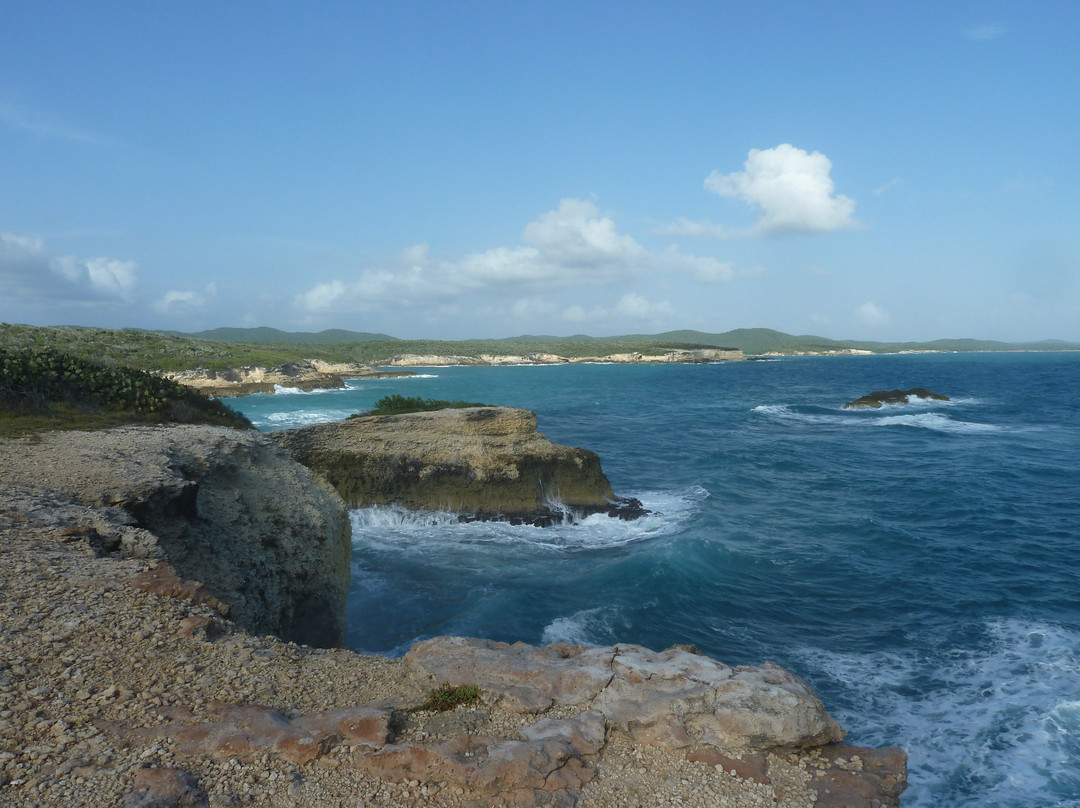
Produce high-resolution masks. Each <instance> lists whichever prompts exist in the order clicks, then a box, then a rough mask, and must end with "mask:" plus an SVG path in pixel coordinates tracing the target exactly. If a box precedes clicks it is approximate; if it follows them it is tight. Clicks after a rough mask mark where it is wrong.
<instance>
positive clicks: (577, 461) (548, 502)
mask: <svg viewBox="0 0 1080 808" xmlns="http://www.w3.org/2000/svg"><path fill="white" fill-rule="evenodd" d="M273 438H274V439H275V440H277V441H278V442H279V443H281V445H282V446H284V447H285V449H286V450H287V451H288V452H289V453H290V454H291V455H292V456H293V458H294V459H295V460H297V461H298V462H300V463H302V464H304V465H305V466H307V467H308V468H310V469H311V470H312V471H314V472H315V473H316V474H317V475H318V476H320V477H321V478H322V479H324V480H325V481H326V482H328V483H329V484H330V485H331V486H332V487H333V488H334V490H336V491H337V492H338V494H340V495H341V497H342V499H344V500H345V501H346V502H347V503H348V504H349V505H350V506H351V507H364V506H368V505H380V504H386V505H390V504H394V505H401V506H404V507H406V508H412V509H416V510H441V511H452V512H455V513H457V514H459V515H460V518H461V519H462V520H465V521H489V520H500V521H510V522H513V523H515V524H533V525H537V526H540V527H544V526H547V525H552V524H561V523H564V522H566V521H568V520H569V521H572V520H573V519H575V518H578V517H580V516H588V515H590V514H593V513H607V514H610V515H612V516H616V517H618V518H620V519H633V518H636V517H638V516H641V515H643V514H644V513H645V512H646V511H645V509H644V508H643V507H642V506H641V503H640V502H639V501H638V500H634V499H622V498H619V497H616V496H615V494H614V493H612V490H611V484H610V483H609V482H608V480H607V477H605V476H604V472H603V471H602V470H601V468H600V459H599V458H598V457H597V456H596V454H595V453H594V452H590V451H588V450H587V449H577V448H573V447H569V446H559V445H557V444H554V443H552V442H551V441H549V440H548V439H547V438H545V437H544V436H543V435H542V434H540V433H539V432H538V431H537V428H536V415H535V414H534V413H532V412H530V411H528V410H522V409H511V408H508V407H471V408H465V409H445V410H439V411H436V412H418V413H409V414H405V415H371V416H366V417H361V418H351V419H349V420H347V421H338V422H336V423H329V424H313V425H311V426H304V427H297V428H295V429H286V430H283V431H281V432H275V433H274V434H273Z"/></svg>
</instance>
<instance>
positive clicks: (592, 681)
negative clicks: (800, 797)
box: [405, 637, 844, 754]
mask: <svg viewBox="0 0 1080 808" xmlns="http://www.w3.org/2000/svg"><path fill="white" fill-rule="evenodd" d="M405 663H406V664H407V665H411V666H413V667H414V668H416V669H418V670H419V671H421V672H423V673H425V674H427V675H428V676H430V677H431V679H432V680H433V681H439V682H449V683H450V684H451V685H468V684H472V685H478V686H480V687H481V688H483V689H484V690H487V691H493V692H496V693H499V694H501V695H502V697H503V699H504V702H505V703H507V704H508V705H510V706H512V707H513V708H515V709H518V710H520V711H521V712H534V713H535V712H544V711H546V710H548V709H550V708H551V707H553V706H570V707H575V706H585V707H588V708H589V709H593V710H596V711H598V712H600V713H601V714H602V715H603V716H604V718H605V720H606V722H607V724H608V726H609V727H613V728H616V729H619V730H621V731H622V732H625V733H627V734H628V735H629V736H630V737H632V738H634V739H635V740H637V741H640V742H643V743H650V744H655V745H658V746H664V747H668V748H672V749H681V748H684V747H688V746H691V745H693V744H706V745H708V746H712V747H715V748H716V749H719V750H721V751H725V752H728V753H735V754H739V753H742V752H745V751H763V750H764V751H767V750H770V749H795V748H805V747H811V746H821V745H823V744H827V743H831V742H835V741H840V740H842V739H843V737H844V731H843V730H842V729H841V728H840V725H839V724H837V723H836V721H834V720H833V719H832V717H831V716H829V714H828V713H827V712H826V710H825V707H824V705H823V704H822V703H821V701H820V700H819V699H818V698H817V696H816V695H815V694H814V692H813V690H812V689H811V688H810V686H809V685H808V684H807V683H806V682H804V681H803V680H802V679H800V678H799V677H797V676H795V675H794V674H792V673H790V672H788V671H786V670H784V669H783V668H780V667H778V666H777V665H774V664H772V663H771V662H766V663H765V664H764V665H760V666H753V667H744V666H740V667H735V668H732V667H728V666H727V665H724V664H723V663H722V662H718V661H716V660H714V659H711V658H709V657H706V656H701V655H697V654H693V653H690V652H688V651H684V650H681V649H677V648H670V649H668V650H667V651H663V652H661V653H656V652H653V651H650V650H649V649H647V648H643V647H641V646H638V645H616V646H611V647H603V648H601V647H593V646H582V645H570V644H567V643H558V644H555V645H549V646H546V647H543V648H537V647H534V646H530V645H525V644H524V643H516V644H514V645H508V644H506V643H499V642H494V641H492V640H481V639H467V638H462V637H437V638H435V639H432V640H426V641H424V642H420V643H417V644H416V645H414V646H413V647H412V649H411V650H410V651H409V653H408V654H406V655H405Z"/></svg>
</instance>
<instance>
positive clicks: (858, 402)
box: [844, 387, 949, 410]
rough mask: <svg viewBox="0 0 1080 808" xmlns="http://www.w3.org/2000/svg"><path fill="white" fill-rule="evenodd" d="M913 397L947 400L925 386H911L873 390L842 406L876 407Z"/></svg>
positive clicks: (851, 408) (850, 407)
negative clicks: (898, 388)
mask: <svg viewBox="0 0 1080 808" xmlns="http://www.w3.org/2000/svg"><path fill="white" fill-rule="evenodd" d="M913 398H917V399H924V400H929V401H949V397H948V396H943V395H941V394H940V393H932V392H931V391H929V390H927V389H926V388H925V387H912V388H911V389H910V390H875V391H874V392H873V393H867V394H866V395H865V396H862V397H861V398H857V399H855V400H854V401H849V402H847V403H846V404H844V408H845V409H849V410H854V409H862V408H871V409H878V408H880V407H883V406H885V405H886V404H910V403H911V399H913Z"/></svg>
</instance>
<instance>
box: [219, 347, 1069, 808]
mask: <svg viewBox="0 0 1080 808" xmlns="http://www.w3.org/2000/svg"><path fill="white" fill-rule="evenodd" d="M349 384H350V389H348V390H344V391H330V392H324V393H314V394H299V393H297V394H285V395H276V396H251V397H248V398H245V399H239V400H237V401H236V402H234V403H235V404H236V405H238V406H239V408H241V409H243V411H244V412H245V413H246V414H248V416H249V417H250V418H252V420H253V421H254V422H255V423H256V425H257V426H259V427H260V428H263V429H274V428H281V427H286V426H293V425H296V424H299V423H310V422H314V421H317V420H330V419H335V418H342V417H344V416H345V415H347V414H349V413H351V412H356V411H358V410H362V409H364V408H367V407H370V406H371V405H372V404H373V403H374V402H375V401H376V400H377V399H378V398H380V397H381V396H383V395H387V394H390V393H402V394H403V395H419V396H422V397H433V398H447V399H458V398H461V399H467V400H476V401H486V402H489V403H497V404H506V405H511V406H521V407H528V408H529V409H532V410H534V411H536V413H537V416H538V419H539V423H540V429H541V431H542V432H544V433H545V434H547V436H548V437H549V438H551V439H552V440H553V441H555V442H557V443H564V444H570V445H576V446H584V447H587V448H590V449H592V450H594V451H596V452H597V453H598V454H599V455H600V458H601V461H602V463H603V467H604V470H605V472H606V473H607V475H608V477H609V479H610V480H611V482H612V485H613V487H614V489H615V490H616V492H617V493H619V494H622V495H631V496H636V497H639V498H640V499H642V500H643V501H644V503H645V504H646V506H647V507H649V508H651V509H652V510H654V511H655V512H656V514H655V515H653V516H650V517H647V518H645V519H643V520H639V521H637V522H620V521H618V520H612V519H607V518H605V517H591V518H589V519H587V520H585V521H584V522H582V523H580V524H576V525H567V526H562V527H555V528H549V529H540V528H532V527H512V526H509V525H500V524H492V523H480V524H471V525H458V524H454V523H452V521H451V520H450V519H449V518H447V517H445V516H442V515H438V514H436V515H424V516H419V515H417V514H411V513H403V512H399V511H395V510H393V509H388V508H382V509H366V510H360V511H356V512H354V514H353V525H354V555H353V573H354V580H353V591H352V594H351V597H350V606H349V608H350V633H349V642H350V644H351V645H352V646H353V647H355V648H357V649H359V650H363V651H374V652H379V653H387V654H398V653H402V652H403V651H404V650H405V649H407V648H408V646H409V645H410V644H411V643H412V642H413V641H415V640H417V639H420V638H423V637H428V636H433V635H438V634H463V635H474V636H484V637H491V638H495V639H499V640H508V641H513V640H523V641H526V642H530V643H544V642H552V641H557V640H572V641H577V642H587V643H598V644H608V643H612V642H616V641H624V642H636V643H641V644H644V645H647V646H650V647H653V648H664V647H667V646H669V645H671V644H672V643H675V642H689V643H694V644H695V645H697V646H698V647H699V648H701V649H702V650H704V651H706V652H707V653H709V654H710V655H712V656H715V657H717V658H719V659H722V660H724V661H726V662H729V663H746V664H751V663H757V662H761V661H763V660H765V659H772V660H774V661H776V662H778V663H780V664H782V665H784V666H785V667H787V668H789V669H791V670H793V671H795V672H796V673H798V674H799V675H801V676H803V677H804V678H806V679H808V680H809V681H810V682H811V683H812V684H813V685H814V687H815V688H816V690H817V691H818V693H819V694H820V695H821V697H822V698H823V700H824V701H825V703H826V705H827V706H828V707H829V709H830V711H831V712H832V714H833V715H834V716H835V717H836V718H837V719H838V720H839V721H840V722H841V724H843V725H844V726H845V727H846V728H847V729H848V730H849V740H851V741H852V742H854V743H859V744H863V745H870V746H879V745H889V744H899V745H901V746H903V747H905V748H906V749H907V750H908V752H909V754H910V767H911V776H910V782H911V785H910V787H909V789H908V791H907V792H906V794H905V797H904V804H905V805H906V806H920V807H922V808H930V806H941V805H950V806H1001V807H1002V808H1005V807H1008V808H1049V807H1050V806H1057V807H1058V808H1077V806H1080V354H1075V353H1067V354H1061V353H1028V354H948V355H910V356H880V357H877V356H875V357H796V358H790V359H782V360H778V361H771V362H744V363H730V364H720V365H686V366H678V365H676V366H627V365H573V366H557V367H512V368H432V369H427V370H424V371H423V375H422V376H420V377H417V378H412V379H398V380H372V381H355V382H350V383H349ZM916 386H920V387H928V388H930V389H931V390H934V391H936V392H939V393H944V394H946V395H949V396H950V397H951V398H952V399H953V400H952V401H951V402H948V403H942V402H920V403H916V404H913V405H908V406H904V407H890V408H885V409H883V410H879V411H872V412H867V411H845V410H843V409H842V408H841V405H842V403H843V402H844V401H848V400H851V399H853V398H856V397H858V396H860V395H863V394H865V393H868V392H870V391H872V390H878V389H882V388H888V389H891V388H894V387H900V388H909V387H916Z"/></svg>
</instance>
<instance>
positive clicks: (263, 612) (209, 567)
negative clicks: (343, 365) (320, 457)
mask: <svg viewBox="0 0 1080 808" xmlns="http://www.w3.org/2000/svg"><path fill="white" fill-rule="evenodd" d="M16 445H17V444H15V443H13V442H8V443H7V444H6V445H5V446H4V452H5V454H7V453H10V455H9V456H7V457H4V459H3V460H4V462H3V463H0V483H2V484H3V485H5V486H13V487H14V486H35V487H38V488H41V489H48V490H50V491H53V492H56V493H59V494H62V495H65V496H68V497H70V498H71V499H73V500H74V501H76V502H79V503H82V504H84V505H91V506H95V507H97V508H101V509H103V510H102V511H101V512H102V514H103V517H104V518H103V520H102V521H99V523H98V525H97V526H93V525H92V526H88V527H82V528H78V530H82V531H83V532H84V533H85V534H86V535H85V536H84V537H83V538H85V539H86V541H88V542H89V543H91V544H92V545H96V546H97V548H98V552H99V554H102V553H110V552H114V553H118V554H122V555H127V556H132V557H158V558H163V559H166V560H167V561H168V563H169V564H170V565H171V566H172V568H173V569H174V570H175V572H176V574H177V575H178V576H179V577H180V578H185V579H191V580H193V581H198V582H201V583H202V584H203V585H205V589H206V592H207V593H208V594H209V595H212V596H213V597H214V598H217V599H218V600H220V601H223V602H224V603H227V604H229V606H230V607H231V611H230V616H231V617H232V619H233V620H235V621H236V623H238V624H239V625H240V626H242V627H243V628H245V629H247V630H249V631H252V632H256V633H259V634H276V635H278V636H280V637H283V638H285V639H290V640H295V641H298V642H304V643H307V644H309V645H319V646H333V645H337V644H339V643H340V642H341V640H342V639H343V636H344V609H345V597H346V593H347V592H348V585H349V556H350V552H351V528H350V526H349V520H348V514H347V513H346V511H345V508H344V506H343V504H342V502H341V501H340V500H339V499H338V498H337V497H335V496H334V495H333V493H332V492H330V491H327V490H326V489H324V488H323V487H322V486H321V485H320V484H319V483H318V482H316V481H315V479H314V478H313V477H312V475H311V473H310V472H309V471H308V470H307V469H306V468H304V467H303V466H301V465H300V464H298V463H296V462H295V461H293V460H292V459H290V458H289V457H288V456H287V455H286V454H285V452H283V451H282V450H281V448H280V447H279V446H278V445H277V444H276V443H274V442H273V441H272V440H270V439H269V438H267V437H266V436H265V435H262V434H260V433H258V432H255V431H253V430H251V431H249V430H236V429H230V428H227V427H212V426H171V427H124V428H119V429H110V430H103V431H100V432H51V433H45V434H43V435H42V436H40V439H38V440H37V442H36V443H34V444H33V445H32V446H27V447H26V449H25V451H24V452H16V451H15V450H14V447H15V446H16ZM73 538H77V537H73Z"/></svg>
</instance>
